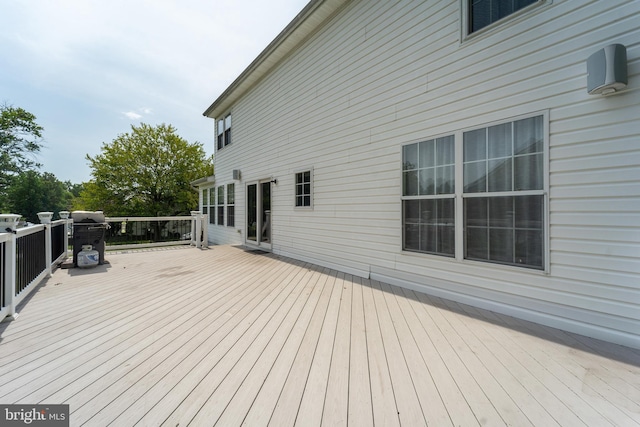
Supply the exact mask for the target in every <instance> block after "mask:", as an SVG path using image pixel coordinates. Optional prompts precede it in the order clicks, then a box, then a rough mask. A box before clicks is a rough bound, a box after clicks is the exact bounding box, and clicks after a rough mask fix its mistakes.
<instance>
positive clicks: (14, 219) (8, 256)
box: [0, 214, 20, 319]
mask: <svg viewBox="0 0 640 427" xmlns="http://www.w3.org/2000/svg"><path fill="white" fill-rule="evenodd" d="M19 220H20V215H15V214H3V215H0V232H2V233H7V234H9V239H8V240H7V241H6V242H5V260H4V261H5V264H4V266H5V270H4V274H5V276H4V289H0V292H4V297H5V300H4V301H5V307H6V308H7V319H15V318H16V317H18V315H17V314H16V303H15V301H16V298H15V297H16V249H17V242H16V229H17V227H18V221H19Z"/></svg>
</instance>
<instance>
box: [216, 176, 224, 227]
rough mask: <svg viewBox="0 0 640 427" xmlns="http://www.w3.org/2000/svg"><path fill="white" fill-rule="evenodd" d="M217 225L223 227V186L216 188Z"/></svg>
mask: <svg viewBox="0 0 640 427" xmlns="http://www.w3.org/2000/svg"><path fill="white" fill-rule="evenodd" d="M217 200H218V222H217V224H218V225H224V185H221V186H219V187H218V197H217Z"/></svg>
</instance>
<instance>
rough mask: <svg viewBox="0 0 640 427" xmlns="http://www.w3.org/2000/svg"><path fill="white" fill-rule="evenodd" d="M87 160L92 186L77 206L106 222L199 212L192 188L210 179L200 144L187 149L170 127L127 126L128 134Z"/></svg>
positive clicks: (208, 163) (88, 185) (209, 161)
mask: <svg viewBox="0 0 640 427" xmlns="http://www.w3.org/2000/svg"><path fill="white" fill-rule="evenodd" d="M101 151H102V152H101V153H100V154H98V155H96V156H95V157H91V156H89V155H87V160H88V161H89V164H90V167H91V169H92V172H91V174H92V177H93V178H92V180H91V181H90V182H88V183H85V186H84V189H83V191H82V192H81V193H80V194H81V200H80V201H79V203H78V204H76V205H75V206H74V207H77V206H80V205H81V206H83V207H84V208H85V209H89V210H102V211H104V213H105V214H106V215H107V216H133V215H136V216H164V215H177V214H185V213H188V212H189V211H190V210H193V209H194V208H196V207H197V206H198V195H197V193H196V192H195V191H194V190H193V189H192V187H191V184H190V183H191V182H192V181H194V180H196V179H197V178H201V177H203V176H207V175H211V174H212V173H213V162H212V159H211V158H209V159H207V158H206V154H205V152H204V149H203V148H202V144H200V143H194V144H190V143H189V142H187V141H186V140H185V139H183V138H181V137H180V136H178V135H177V134H176V129H175V128H174V127H173V126H171V125H166V124H161V125H158V126H155V127H153V126H150V125H147V124H144V123H141V124H140V126H134V125H132V126H131V132H130V133H125V134H121V135H118V137H117V138H116V139H114V140H113V141H112V142H111V143H103V144H102V150H101Z"/></svg>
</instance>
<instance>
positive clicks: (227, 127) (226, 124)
mask: <svg viewBox="0 0 640 427" xmlns="http://www.w3.org/2000/svg"><path fill="white" fill-rule="evenodd" d="M216 128H217V129H216V134H217V148H218V150H220V149H222V148H224V147H226V146H227V145H229V144H231V114H228V115H227V117H225V118H224V119H220V120H218V123H217V125H216Z"/></svg>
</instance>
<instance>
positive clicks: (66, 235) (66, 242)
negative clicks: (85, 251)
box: [58, 211, 70, 258]
mask: <svg viewBox="0 0 640 427" xmlns="http://www.w3.org/2000/svg"><path fill="white" fill-rule="evenodd" d="M58 215H60V219H64V256H65V258H66V257H67V256H68V255H69V228H70V227H69V223H70V221H69V211H60V212H58Z"/></svg>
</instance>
